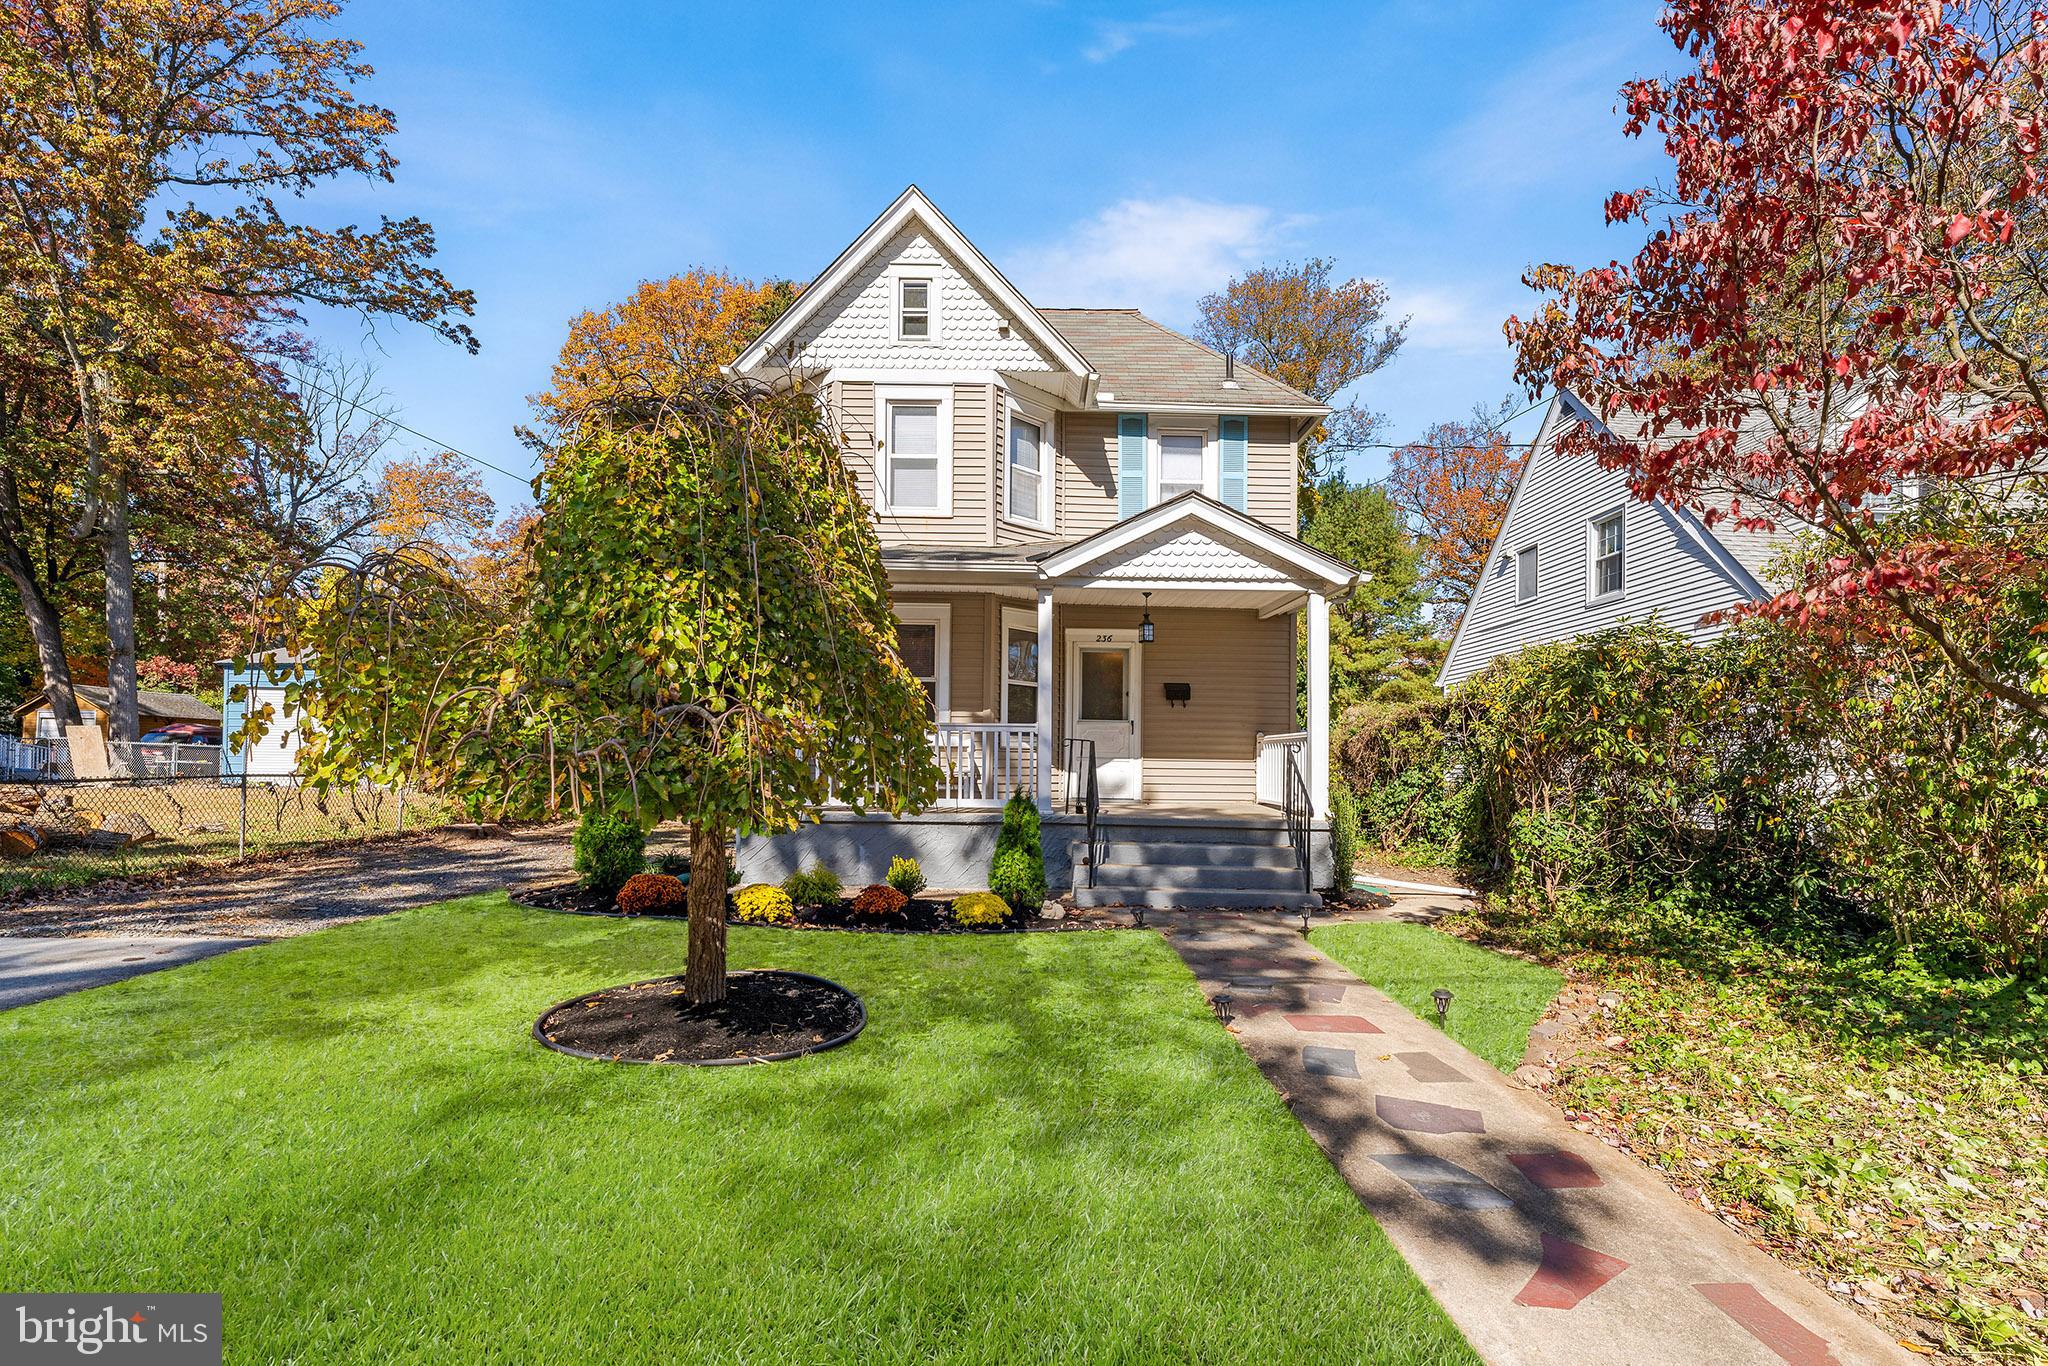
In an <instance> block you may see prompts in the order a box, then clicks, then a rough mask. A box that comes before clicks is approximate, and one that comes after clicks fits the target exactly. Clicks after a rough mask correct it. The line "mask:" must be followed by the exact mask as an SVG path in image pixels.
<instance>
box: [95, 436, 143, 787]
mask: <svg viewBox="0 0 2048 1366" xmlns="http://www.w3.org/2000/svg"><path fill="white" fill-rule="evenodd" d="M100 546H101V548H102V555H103V564H104V566H105V570H106V580H107V693H108V697H107V702H108V716H107V723H108V726H109V731H108V735H107V738H108V739H110V740H114V741H126V742H130V743H132V742H134V741H135V740H137V739H138V738H140V737H141V734H142V714H141V708H140V706H139V705H138V701H137V698H136V695H135V546H134V538H133V537H132V536H131V535H130V534H129V529H128V476H127V475H126V474H125V473H122V472H119V471H116V472H115V473H113V474H111V475H110V476H109V477H108V479H107V487H106V490H105V498H104V502H103V504H102V509H101V512H100ZM119 763H120V761H119V760H118V759H117V760H116V764H117V765H118V764H119Z"/></svg>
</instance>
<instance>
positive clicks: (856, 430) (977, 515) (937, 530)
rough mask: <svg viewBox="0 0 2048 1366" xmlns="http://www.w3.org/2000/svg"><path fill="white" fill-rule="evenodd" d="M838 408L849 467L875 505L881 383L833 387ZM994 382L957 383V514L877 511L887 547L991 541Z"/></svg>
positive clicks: (865, 496)
mask: <svg viewBox="0 0 2048 1366" xmlns="http://www.w3.org/2000/svg"><path fill="white" fill-rule="evenodd" d="M832 388H833V391H834V397H833V398H832V400H831V402H832V406H833V412H834V413H835V415H836V417H837V426H838V428H839V431H840V432H841V434H842V437H843V439H844V442H845V445H844V449H843V454H844V455H845V457H846V464H847V468H848V469H850V470H852V471H853V477H854V480H855V482H856V483H858V484H859V486H860V496H861V501H862V502H864V503H866V504H867V505H868V507H869V508H871V509H872V508H873V507H874V506H875V431H876V428H875V422H876V418H875V386H874V385H873V384H869V383H866V382H860V381H845V382H842V383H838V384H835V385H833V386H832ZM992 395H993V389H992V386H990V385H986V384H956V385H954V386H953V512H952V515H951V516H950V517H891V516H882V515H877V516H876V518H875V529H876V532H877V534H878V535H879V536H880V537H881V541H882V544H883V545H903V544H921V545H987V544H989V510H990V507H991V503H990V501H989V498H990V486H989V480H990V474H991V467H992V465H993V463H994V459H995V456H994V449H995V448H994V445H993V442H994V437H993V436H992V434H991V432H992V428H991V426H990V405H991V403H992V401H993V398H992Z"/></svg>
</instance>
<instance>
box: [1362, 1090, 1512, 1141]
mask: <svg viewBox="0 0 2048 1366" xmlns="http://www.w3.org/2000/svg"><path fill="white" fill-rule="evenodd" d="M1372 1108H1373V1112H1374V1113H1375V1114H1377V1115H1378V1116H1379V1117H1380V1118H1381V1119H1382V1120H1384V1121H1386V1122H1387V1123H1388V1124H1391V1125H1393V1126H1394V1127H1395V1128H1396V1129H1406V1130H1408V1131H1409V1132H1410V1133H1415V1134H1483V1133H1485V1132H1486V1120H1485V1118H1484V1117H1483V1116H1481V1115H1480V1113H1479V1112H1478V1111H1477V1110H1467V1109H1465V1108H1464V1107H1463V1106H1461V1105H1438V1104H1437V1103H1436V1102H1435V1101H1429V1100H1404V1099H1402V1098H1401V1097H1400V1096H1374V1097H1373V1098H1372Z"/></svg>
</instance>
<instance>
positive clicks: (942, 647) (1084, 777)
mask: <svg viewBox="0 0 2048 1366" xmlns="http://www.w3.org/2000/svg"><path fill="white" fill-rule="evenodd" d="M884 558H885V562H886V563H887V564H888V566H889V569H890V575H891V580H892V587H893V594H892V596H893V600H894V606H895V611H896V616H897V620H898V627H897V630H898V639H899V644H900V649H901V653H902V657H903V660H904V663H905V665H906V666H907V667H908V668H909V669H910V671H911V672H912V673H913V674H915V675H916V676H917V677H918V678H919V679H920V680H921V681H923V683H924V685H925V689H926V691H927V693H928V694H929V696H930V698H931V717H932V719H931V726H930V740H931V745H932V753H933V756H934V758H935V759H936V760H937V763H938V768H939V772H940V787H939V794H938V799H937V801H935V802H934V803H933V804H932V805H931V806H930V807H929V808H927V809H926V810H924V811H922V812H919V813H916V814H914V815H908V816H903V817H877V816H865V815H855V814H854V813H851V812H828V813H827V814H826V816H825V818H824V820H823V822H822V823H821V824H820V825H818V826H816V827H809V828H806V829H805V830H800V831H797V832H794V833H792V834H790V835H783V836H778V837H776V838H775V839H774V840H773V841H762V842H759V843H761V844H763V845H768V844H772V845H775V846H777V848H776V850H775V852H774V853H773V854H772V856H771V855H770V854H769V853H767V852H766V851H760V850H756V851H752V852H751V853H749V854H747V855H745V856H744V859H745V875H746V876H748V877H749V878H750V879H751V878H756V877H768V876H770V875H776V876H779V875H780V872H781V871H787V870H788V869H789V868H792V867H795V866H798V865H803V866H808V864H809V863H810V862H812V861H818V862H823V863H825V864H826V865H827V866H828V867H832V868H833V869H834V871H837V872H839V873H840V875H841V876H842V878H847V879H851V878H854V877H860V878H866V879H870V880H872V879H874V878H878V877H879V876H880V875H881V873H882V872H884V871H886V869H887V865H888V861H889V859H890V858H893V857H911V858H916V859H918V860H919V862H920V863H921V864H922V865H923V866H924V869H925V874H926V876H927V878H928V879H930V880H931V882H932V885H933V886H935V887H947V888H965V887H978V886H980V885H982V882H981V879H982V878H984V877H985V876H986V871H987V861H988V857H989V854H990V853H992V851H993V844H994V838H995V829H996V826H997V822H998V819H999V808H1000V807H1001V806H1002V805H1003V804H1004V803H1005V802H1007V801H1008V800H1009V799H1010V798H1011V797H1012V796H1014V795H1016V794H1018V793H1023V794H1025V795H1026V796H1028V797H1030V798H1031V799H1032V800H1033V801H1034V802H1036V803H1037V804H1038V806H1039V807H1040V809H1041V811H1042V812H1044V813H1045V828H1046V838H1045V852H1046V858H1047V871H1048V874H1049V876H1050V877H1051V878H1052V879H1053V885H1054V886H1055V888H1057V889H1059V890H1066V889H1067V888H1068V887H1069V886H1074V887H1075V888H1076V889H1077V891H1078V890H1080V889H1081V888H1082V887H1083V886H1084V885H1088V884H1092V882H1093V880H1094V878H1093V874H1092V872H1091V875H1090V877H1089V878H1088V879H1086V880H1085V882H1084V880H1083V879H1079V878H1075V877H1073V875H1072V872H1071V870H1072V869H1073V868H1074V867H1075V866H1076V865H1077V862H1078V864H1079V865H1081V866H1085V867H1086V868H1088V869H1090V870H1094V869H1096V868H1097V867H1098V865H1099V866H1101V867H1109V866H1111V865H1117V866H1121V867H1123V868H1124V869H1125V870H1126V873H1127V880H1128V881H1129V882H1130V883H1131V884H1132V885H1131V886H1130V887H1128V888H1126V889H1125V890H1126V891H1128V892H1130V893H1132V894H1136V893H1138V892H1140V891H1143V890H1144V889H1143V888H1141V887H1139V886H1138V885H1137V884H1139V883H1140V882H1142V881H1145V880H1146V879H1145V877H1144V876H1141V874H1143V873H1144V871H1145V870H1146V869H1151V870H1153V872H1154V873H1156V875H1157V876H1156V877H1155V878H1154V879H1153V880H1157V878H1165V879H1167V880H1169V881H1171V880H1172V878H1173V877H1175V876H1179V877H1182V878H1183V879H1184V880H1190V881H1204V882H1207V883H1209V884H1219V882H1220V883H1221V884H1228V883H1229V882H1230V881H1231V879H1232V878H1235V880H1236V881H1237V882H1239V883H1243V884H1246V885H1242V886H1233V885H1222V890H1223V891H1227V892H1229V893H1231V894H1238V893H1242V894H1243V895H1245V896H1250V895H1252V894H1253V893H1254V892H1256V891H1260V890H1263V889H1266V888H1267V885H1268V884H1271V889H1272V890H1275V891H1281V890H1289V889H1291V890H1292V892H1293V893H1295V894H1299V892H1300V890H1301V888H1300V876H1299V869H1300V868H1301V865H1302V864H1303V863H1304V862H1313V860H1314V858H1315V855H1314V853H1313V849H1312V846H1313V845H1314V844H1315V843H1316V840H1315V837H1314V831H1315V830H1316V829H1319V828H1325V827H1324V822H1325V820H1326V817H1327V815H1328V783H1329V777H1328V774H1329V768H1328V752H1329V739H1328V736H1329V721H1330V716H1329V710H1330V708H1329V685H1328V679H1329V599H1330V596H1331V595H1332V594H1334V593H1337V592H1341V591H1344V590H1345V589H1347V588H1348V587H1349V586H1350V585H1351V584H1352V583H1353V582H1355V580H1356V574H1355V573H1354V571H1352V570H1351V569H1349V568H1348V567H1347V566H1345V565H1342V564H1341V563H1339V562H1338V561H1335V560H1333V559H1330V558H1329V557H1328V556H1325V555H1322V554H1320V553H1319V552H1317V551H1315V550H1312V549H1310V548H1309V547H1306V546H1304V545H1302V544H1301V543H1300V542H1299V541H1296V540H1294V539H1293V538H1291V537H1286V536H1282V535H1280V534H1278V533H1277V532H1274V531H1273V530H1271V529H1270V528H1268V527H1266V526H1264V525H1262V524H1260V523H1257V522H1254V521H1253V520H1251V519H1250V518H1247V517H1245V516H1244V515H1242V514H1240V513H1236V512H1233V511H1232V510H1230V509H1229V508H1226V507H1224V506H1222V505H1221V504H1218V503H1215V502H1213V501H1212V500H1210V499H1207V498H1205V497H1202V496H1201V495H1199V494H1186V495H1183V496H1182V497H1180V498H1177V499H1175V500H1173V501H1172V502H1169V503H1165V504H1162V505H1160V506H1158V507H1155V508H1153V509H1150V510H1149V511H1147V512H1145V513H1143V514H1140V515H1139V516H1136V517H1132V518H1129V519H1126V520H1125V521H1123V522H1119V523H1117V524H1116V525H1114V526H1112V527H1110V528H1109V529H1107V530H1106V531H1103V532H1099V533H1097V534H1096V535H1094V536H1091V537H1088V538H1086V539H1084V540H1078V541H1074V542H1071V543H1038V544H1030V545H1019V546H1014V547H1003V546H997V547H985V546H973V547H961V548H958V549H953V548H947V547H915V548H912V547H891V548H889V549H887V550H885V551H884ZM1304 618H1305V629H1302V627H1303V624H1304V622H1303V619H1304ZM1304 654H1305V656H1306V657H1305V658H1303V656H1304ZM1302 675H1305V676H1306V679H1307V685H1308V686H1307V688H1306V693H1307V698H1306V707H1305V708H1304V709H1303V710H1305V712H1306V715H1305V717H1303V718H1302V720H1305V722H1306V724H1305V725H1304V724H1302V723H1301V720H1298V719H1297V717H1298V716H1299V715H1300V713H1299V712H1298V711H1297V705H1296V687H1297V685H1296V680H1297V678H1298V677H1300V676H1302ZM1091 831H1092V832H1093V833H1092V835H1091ZM1091 844H1092V846H1093V848H1094V853H1093V855H1091V854H1090V852H1089V850H1090V847H1091ZM1075 845H1078V846H1079V850H1078V852H1077V851H1076V850H1075V849H1074V848H1073V847H1072V846H1075ZM1197 846H1208V847H1214V848H1228V849H1230V850H1232V851H1233V852H1232V854H1231V856H1230V858H1229V859H1228V860H1224V861H1223V862H1224V863H1229V864H1231V865H1233V866H1232V867H1231V868H1225V867H1224V866H1223V863H1216V862H1214V861H1211V863H1208V864H1205V863H1204V861H1203V860H1202V859H1198V858H1194V857H1193V856H1192V855H1191V853H1190V851H1191V850H1192V849H1194V848H1195V847H1197ZM1283 866H1284V867H1287V868H1293V869H1295V870H1297V871H1296V872H1295V873H1291V874H1289V878H1291V879H1292V880H1291V881H1289V880H1288V878H1281V877H1279V876H1277V875H1269V873H1270V872H1271V870H1273V869H1277V868H1281V867H1283ZM1174 868H1177V869H1179V870H1180V872H1179V873H1177V874H1176V873H1170V872H1168V871H1167V870H1168V869H1174ZM1205 869H1207V870H1208V871H1206V872H1205ZM1226 874H1228V875H1229V876H1226ZM1282 884H1285V886H1284V887H1283V885H1282ZM1318 885H1320V884H1318ZM1247 904H1271V903H1269V902H1256V903H1250V902H1248V903H1247Z"/></svg>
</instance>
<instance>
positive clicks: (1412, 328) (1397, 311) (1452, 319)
mask: <svg viewBox="0 0 2048 1366" xmlns="http://www.w3.org/2000/svg"><path fill="white" fill-rule="evenodd" d="M1387 296H1388V303H1387V312H1388V313H1390V314H1392V315H1393V316H1394V317H1397V318H1398V317H1400V316H1402V315H1403V314H1406V315H1408V318H1409V323H1408V341H1407V343H1406V344H1407V346H1408V347H1409V348H1411V349H1416V350H1424V351H1452V352H1458V353H1461V354H1465V355H1483V356H1488V357H1491V358H1493V359H1496V360H1497V359H1499V358H1500V357H1501V356H1503V355H1505V354H1506V348H1507V342H1506V340H1505V339H1504V338H1502V336H1501V334H1500V325H1501V323H1502V322H1503V321H1504V320H1505V319H1506V318H1507V316H1508V314H1510V313H1512V312H1514V308H1513V307H1512V306H1511V305H1509V304H1507V303H1505V302H1503V301H1502V300H1500V299H1498V298H1495V297H1492V296H1490V295H1488V294H1486V293H1483V292H1481V291H1479V290H1475V289H1470V288H1467V287H1465V286H1463V285H1405V284H1402V283H1400V282H1399V281H1394V280H1390V281H1388V282H1387ZM1525 311H1526V310H1525Z"/></svg>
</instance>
